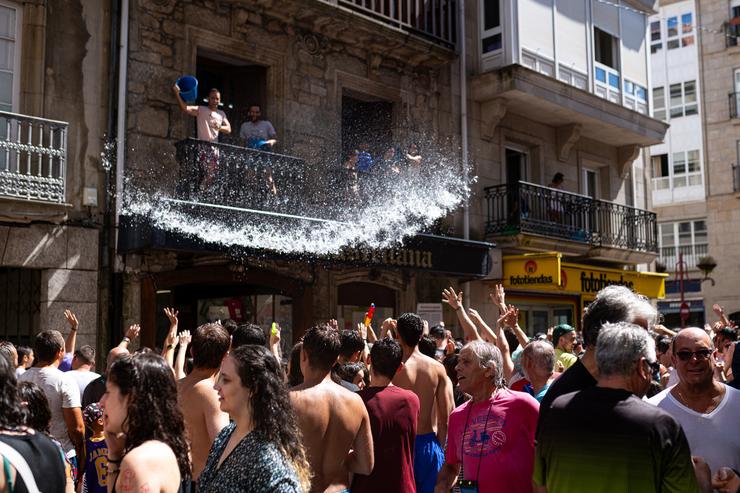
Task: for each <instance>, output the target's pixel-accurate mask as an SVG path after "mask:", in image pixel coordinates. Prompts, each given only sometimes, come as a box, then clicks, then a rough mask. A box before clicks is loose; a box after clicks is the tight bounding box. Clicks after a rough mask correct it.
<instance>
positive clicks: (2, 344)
mask: <svg viewBox="0 0 740 493" xmlns="http://www.w3.org/2000/svg"><path fill="white" fill-rule="evenodd" d="M0 357H4V358H5V359H7V360H8V363H10V364H11V365H12V366H13V367H14V368H15V365H17V364H18V351H17V350H16V348H15V346H14V345H13V343H12V342H10V341H0Z"/></svg>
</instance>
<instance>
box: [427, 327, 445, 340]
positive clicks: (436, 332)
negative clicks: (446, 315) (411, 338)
mask: <svg viewBox="0 0 740 493" xmlns="http://www.w3.org/2000/svg"><path fill="white" fill-rule="evenodd" d="M429 337H431V338H432V339H436V340H438V341H440V340H442V339H444V338H445V337H447V331H446V330H445V328H444V326H443V325H435V326H433V327H431V328H430V329H429Z"/></svg>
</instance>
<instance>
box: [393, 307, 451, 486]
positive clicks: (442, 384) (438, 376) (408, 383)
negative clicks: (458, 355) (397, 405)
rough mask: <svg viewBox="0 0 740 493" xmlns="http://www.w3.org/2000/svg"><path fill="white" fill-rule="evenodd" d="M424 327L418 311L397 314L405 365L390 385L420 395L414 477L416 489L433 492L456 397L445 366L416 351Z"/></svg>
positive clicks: (398, 331)
mask: <svg viewBox="0 0 740 493" xmlns="http://www.w3.org/2000/svg"><path fill="white" fill-rule="evenodd" d="M386 322H389V321H386ZM386 322H384V323H386ZM423 331H424V324H423V322H422V320H421V318H419V316H418V315H416V314H414V313H404V314H403V315H401V316H400V317H399V318H398V321H397V322H396V332H397V333H398V336H399V340H398V342H399V343H400V344H401V349H402V350H403V365H404V366H403V368H402V369H401V370H400V371H399V372H398V373H397V374H396V376H395V378H393V385H397V386H398V387H401V388H403V389H406V390H410V391H412V392H413V393H415V394H416V396H417V397H418V398H419V403H420V404H421V406H420V408H419V409H420V410H419V421H418V424H417V428H416V433H417V434H416V444H415V447H414V480H415V481H416V490H417V492H418V493H432V492H433V491H434V485H435V483H436V482H437V474H438V473H439V470H440V469H441V468H442V465H443V464H444V451H443V450H442V445H443V444H444V443H445V442H446V440H447V418H448V417H449V416H450V413H451V412H452V410H453V409H454V407H455V400H454V398H453V395H452V382H451V381H450V379H449V378H448V377H447V373H446V372H445V367H444V366H443V365H442V363H440V362H438V361H437V360H435V359H433V358H430V357H428V356H424V355H423V354H421V352H420V351H419V348H418V344H419V339H421V335H422V332H423ZM435 429H436V434H435Z"/></svg>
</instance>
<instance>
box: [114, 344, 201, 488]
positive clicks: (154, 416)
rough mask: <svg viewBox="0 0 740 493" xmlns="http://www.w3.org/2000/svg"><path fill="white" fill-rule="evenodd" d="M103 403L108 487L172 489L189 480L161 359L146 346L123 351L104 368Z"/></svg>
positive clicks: (171, 380) (181, 429) (179, 420)
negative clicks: (143, 349) (136, 350)
mask: <svg viewBox="0 0 740 493" xmlns="http://www.w3.org/2000/svg"><path fill="white" fill-rule="evenodd" d="M100 407H101V408H102V409H103V425H104V428H105V441H106V443H107V445H108V477H107V483H108V491H109V492H114V491H116V485H117V484H121V485H122V486H123V487H124V489H125V490H126V491H143V490H144V489H145V488H146V489H147V491H159V492H163V493H175V492H177V491H178V489H179V488H180V486H181V484H183V485H186V484H188V481H189V480H190V459H189V458H188V445H187V442H186V441H185V424H184V421H183V417H182V412H181V411H180V408H179V407H178V404H177V384H176V383H175V377H174V375H173V374H172V369H171V368H170V366H169V365H168V364H167V361H166V360H165V359H164V358H162V357H161V356H159V355H157V354H154V353H153V352H151V351H147V352H142V353H136V354H134V355H131V356H124V357H123V358H120V359H118V360H116V362H115V363H113V365H112V366H111V368H110V371H109V372H108V379H107V381H106V382H105V394H103V398H102V399H101V400H100Z"/></svg>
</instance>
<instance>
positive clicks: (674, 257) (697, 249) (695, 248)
mask: <svg viewBox="0 0 740 493" xmlns="http://www.w3.org/2000/svg"><path fill="white" fill-rule="evenodd" d="M708 252H709V247H708V245H706V244H699V245H683V246H679V247H675V246H671V247H661V248H660V257H659V258H658V261H659V262H660V263H662V264H663V265H665V266H666V269H667V270H668V272H675V270H676V263H677V262H678V254H679V253H681V254H683V263H684V266H685V268H686V269H687V270H689V269H696V268H697V267H696V264H697V262H698V261H699V259H700V258H701V257H704V256H705V255H706V254H707V253H708Z"/></svg>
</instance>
